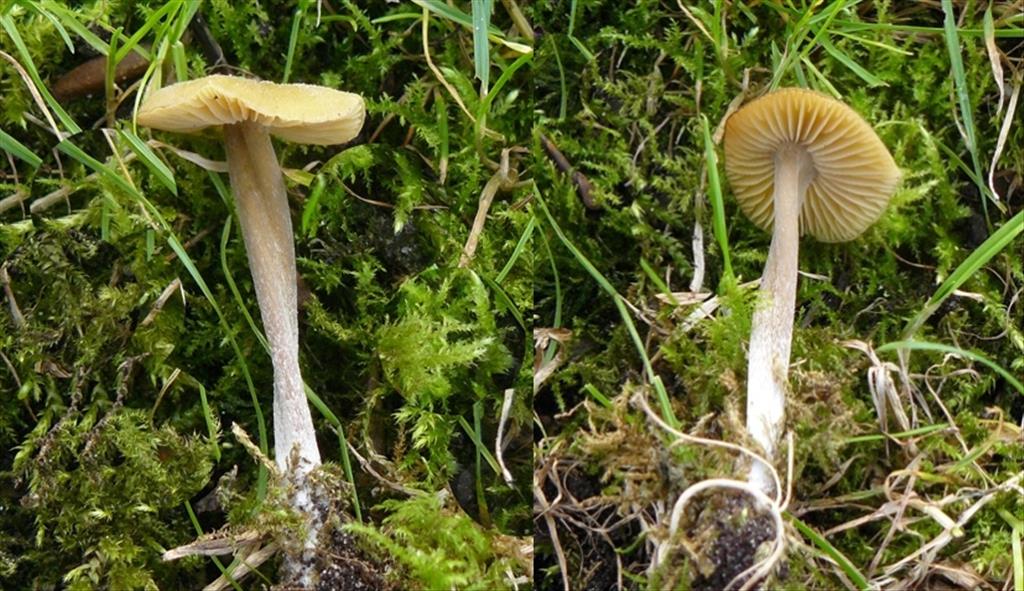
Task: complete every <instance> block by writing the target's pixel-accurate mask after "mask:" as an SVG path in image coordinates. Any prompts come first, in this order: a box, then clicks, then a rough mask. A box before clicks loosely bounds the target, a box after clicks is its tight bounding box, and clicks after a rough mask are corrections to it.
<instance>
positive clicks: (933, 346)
mask: <svg viewBox="0 0 1024 591" xmlns="http://www.w3.org/2000/svg"><path fill="white" fill-rule="evenodd" d="M899 349H910V350H912V351H936V352H939V353H949V354H951V355H959V356H960V357H966V358H967V359H970V360H971V361H976V362H978V363H981V364H982V365H986V366H988V368H989V369H991V370H992V371H994V372H996V373H997V374H999V376H1000V377H1002V378H1003V379H1004V380H1006V382H1007V383H1008V384H1010V385H1011V386H1013V387H1014V388H1015V389H1016V390H1017V391H1018V392H1020V393H1021V395H1024V384H1022V383H1020V381H1019V380H1018V379H1017V378H1015V377H1013V376H1012V375H1010V372H1008V371H1006V370H1005V369H1003V368H1002V366H1000V365H999V364H998V363H995V362H994V361H992V360H991V359H989V358H988V357H985V356H984V355H982V354H980V353H975V352H973V351H967V350H964V349H961V348H959V347H951V346H949V345H943V344H942V343H930V342H928V341H894V342H891V343H886V344H884V345H882V346H881V347H879V348H877V349H875V350H876V351H878V352H879V353H884V352H886V351H896V350H899Z"/></svg>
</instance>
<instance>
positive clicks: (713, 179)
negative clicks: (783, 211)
mask: <svg viewBox="0 0 1024 591" xmlns="http://www.w3.org/2000/svg"><path fill="white" fill-rule="evenodd" d="M700 126H701V130H702V131H703V133H704V159H705V161H706V162H707V167H708V193H709V195H710V197H711V210H712V216H713V219H712V228H713V229H714V232H715V239H716V240H718V247H719V248H720V249H721V250H722V264H723V266H724V267H725V273H724V277H723V279H725V278H728V279H730V280H731V279H732V277H733V274H732V259H731V258H730V257H729V236H728V232H727V230H726V227H725V202H724V201H723V199H722V181H721V179H720V178H719V176H718V155H717V154H716V153H715V140H714V139H713V138H712V137H711V129H710V128H709V126H708V118H707V117H705V116H703V115H701V117H700Z"/></svg>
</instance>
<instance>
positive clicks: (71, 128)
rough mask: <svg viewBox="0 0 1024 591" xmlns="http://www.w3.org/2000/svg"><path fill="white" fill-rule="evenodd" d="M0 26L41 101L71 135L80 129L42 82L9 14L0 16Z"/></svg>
mask: <svg viewBox="0 0 1024 591" xmlns="http://www.w3.org/2000/svg"><path fill="white" fill-rule="evenodd" d="M0 27H2V28H3V29H4V30H5V31H7V34H8V35H9V36H10V38H11V42H13V43H14V47H16V48H17V49H18V55H20V56H21V65H22V67H23V68H25V71H26V72H27V73H28V76H29V78H31V79H32V84H33V85H34V86H35V87H36V90H37V91H39V94H40V95H41V96H42V97H43V101H44V102H46V105H47V106H48V107H50V110H52V111H53V113H54V115H56V116H57V118H58V119H60V122H61V124H62V125H63V126H64V129H66V130H67V131H68V133H70V134H71V135H74V134H76V133H78V132H80V131H82V128H81V127H79V126H78V124H77V123H75V120H74V119H72V118H71V115H68V113H67V111H65V110H64V108H63V107H61V106H60V103H58V102H57V99H55V98H53V95H52V94H50V90H49V89H48V88H47V87H46V85H45V84H43V79H42V78H41V77H40V76H39V70H37V69H36V65H35V63H34V62H33V61H32V55H31V54H30V53H29V51H28V47H26V46H25V41H24V40H23V39H22V38H21V34H20V33H18V28H17V27H15V26H14V21H13V20H11V15H9V14H5V15H3V16H0Z"/></svg>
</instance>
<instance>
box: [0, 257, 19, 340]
mask: <svg viewBox="0 0 1024 591" xmlns="http://www.w3.org/2000/svg"><path fill="white" fill-rule="evenodd" d="M0 285H3V288H4V295H6V296H7V305H8V306H9V307H10V309H11V322H13V323H14V328H16V329H19V330H20V329H21V328H22V327H24V326H25V316H24V315H23V314H22V313H21V308H19V307H18V302H17V300H15V299H14V291H13V290H12V289H11V276H10V275H8V274H7V263H4V264H3V265H0Z"/></svg>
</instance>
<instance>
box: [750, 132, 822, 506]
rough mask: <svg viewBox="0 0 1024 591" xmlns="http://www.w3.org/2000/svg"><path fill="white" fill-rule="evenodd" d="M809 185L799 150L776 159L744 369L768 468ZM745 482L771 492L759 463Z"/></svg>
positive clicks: (805, 157) (753, 430) (779, 421)
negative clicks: (769, 224)
mask: <svg viewBox="0 0 1024 591" xmlns="http://www.w3.org/2000/svg"><path fill="white" fill-rule="evenodd" d="M813 179H814V163H813V161H812V160H811V157H810V155H809V154H808V153H807V151H806V150H805V149H803V148H802V147H800V146H798V145H795V144H790V145H788V146H783V147H781V148H780V149H779V151H778V152H777V154H776V156H775V189H774V194H773V196H772V201H773V203H774V212H775V213H774V221H773V231H772V244H771V247H770V248H769V250H768V260H767V261H765V266H764V274H763V275H762V276H761V287H760V292H759V294H760V298H759V301H758V305H757V308H756V309H755V311H754V315H753V319H752V321H751V324H752V326H751V333H750V351H749V356H748V368H747V432H748V433H750V437H751V438H752V439H753V440H754V441H755V442H756V443H757V444H758V445H760V446H761V448H762V449H763V450H764V457H765V458H766V459H767V460H768V461H769V462H773V461H774V459H775V447H776V443H777V442H778V439H779V435H780V433H781V431H782V428H783V424H784V422H785V413H786V389H787V385H788V379H789V352H790V345H791V343H792V339H793V309H794V306H795V304H796V280H797V258H798V255H799V240H800V226H799V220H800V207H801V205H802V204H803V199H804V195H805V194H806V192H807V186H808V185H809V184H810V183H811V181H812V180H813ZM748 480H749V482H750V483H751V484H754V485H755V486H757V487H759V488H760V489H761V490H763V491H765V493H767V494H768V495H771V494H773V492H774V482H773V479H772V477H771V471H770V470H769V469H768V466H766V465H765V464H764V463H762V462H755V463H754V465H753V466H751V468H750V475H749V477H748Z"/></svg>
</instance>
